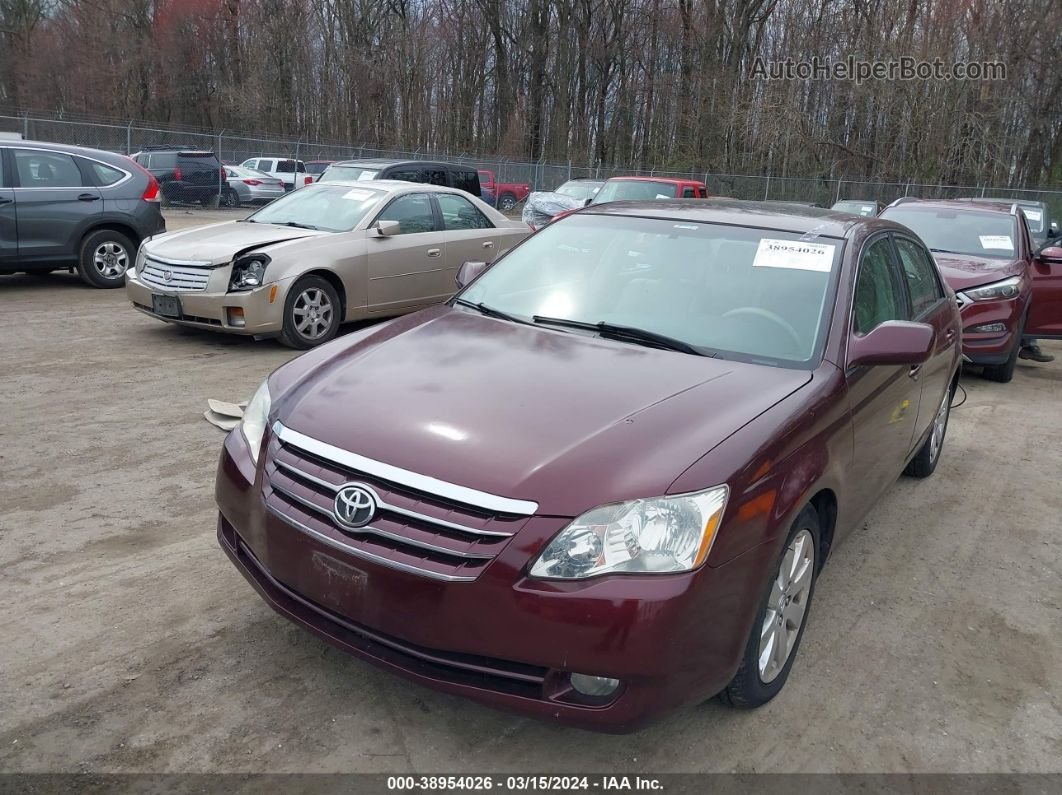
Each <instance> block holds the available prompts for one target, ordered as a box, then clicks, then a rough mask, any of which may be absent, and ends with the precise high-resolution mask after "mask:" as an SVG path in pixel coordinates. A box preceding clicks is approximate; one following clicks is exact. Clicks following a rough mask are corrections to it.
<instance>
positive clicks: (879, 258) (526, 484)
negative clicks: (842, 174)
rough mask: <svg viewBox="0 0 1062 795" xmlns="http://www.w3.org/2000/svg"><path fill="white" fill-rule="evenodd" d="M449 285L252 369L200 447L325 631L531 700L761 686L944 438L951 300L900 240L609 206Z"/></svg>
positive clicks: (634, 715)
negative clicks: (269, 368) (879, 508)
mask: <svg viewBox="0 0 1062 795" xmlns="http://www.w3.org/2000/svg"><path fill="white" fill-rule="evenodd" d="M459 282H461V283H464V284H465V286H464V288H463V289H462V290H461V291H460V292H459V293H458V295H457V296H456V297H455V298H454V299H453V300H451V301H450V302H449V303H448V304H446V305H443V306H439V307H435V308H432V309H428V310H425V311H422V312H420V313H418V314H414V315H410V316H407V317H404V318H400V319H397V320H393V321H391V322H389V323H386V324H384V325H379V326H376V327H373V328H368V329H364V330H361V331H359V332H357V333H355V334H351V335H349V336H346V337H343V338H342V339H339V340H336V341H334V342H332V343H331V344H329V345H326V346H323V347H321V348H318V349H316V350H314V351H312V352H311V353H308V354H306V355H304V356H301V357H299V358H297V359H295V360H293V361H292V362H289V363H288V364H286V365H284V366H283V367H281V368H280V369H278V370H276V371H275V372H274V373H273V374H272V375H271V376H270V377H269V378H268V379H267V380H266V382H265V383H264V384H262V386H261V387H260V388H259V389H258V391H257V393H256V394H255V396H254V398H253V400H252V401H251V403H250V405H249V406H248V408H247V413H246V417H245V419H244V422H243V425H242V427H241V428H239V429H237V430H235V431H233V432H232V433H231V434H230V435H229V436H228V438H227V440H226V442H225V448H224V452H223V454H222V457H221V463H220V466H219V470H218V479H217V500H218V505H219V507H220V511H221V512H220V516H219V518H218V537H219V540H220V543H221V546H222V548H223V549H224V550H225V552H226V553H227V554H228V555H229V557H230V558H231V559H232V561H233V563H234V564H235V565H236V567H237V568H238V569H239V570H240V572H241V573H242V574H243V575H244V576H245V577H246V578H247V579H248V580H249V581H250V582H251V584H252V585H253V586H254V587H255V589H256V590H257V591H258V592H259V594H260V595H261V596H262V597H263V598H264V599H265V600H266V601H267V602H268V603H269V604H270V605H271V606H272V607H273V608H274V609H276V610H277V611H278V612H280V613H281V614H282V615H284V616H285V617H287V618H288V619H290V620H292V621H294V622H296V623H297V624H299V625H301V626H303V627H305V628H307V629H309V630H311V631H312V632H314V633H316V634H317V635H319V636H320V637H322V638H323V639H325V640H326V641H327V642H329V643H331V644H333V645H335V646H337V647H338V648H340V649H343V650H345V651H347V652H349V653H351V654H353V655H355V656H357V657H359V658H362V659H365V660H368V661H370V662H373V663H375V664H376V665H379V666H381V667H383V668H385V669H387V670H390V671H392V672H394V673H397V674H400V675H402V676H405V677H408V678H409V679H412V680H414V681H417V682H420V683H422V684H426V685H429V686H431V687H435V688H438V689H440V690H444V691H447V692H450V693H456V694H460V695H464V696H468V697H470V698H474V699H476V700H478V701H482V702H484V703H487V704H490V705H493V706H496V707H502V708H506V709H510V710H513V711H516V712H519V713H522V714H525V715H530V716H535V717H538V718H543V719H546V720H550V721H557V722H562V723H568V724H574V725H578V726H583V727H588V728H593V729H599V730H605V731H627V730H631V729H633V728H636V727H637V726H639V725H641V724H643V723H645V722H646V721H647V720H649V719H651V718H653V717H656V716H658V715H659V714H660V713H662V712H664V711H665V710H668V709H671V708H673V707H676V706H678V705H681V704H687V703H692V702H698V701H701V700H703V699H705V698H708V697H710V696H712V695H715V694H719V695H720V697H721V698H722V700H723V701H724V702H726V703H728V704H731V705H734V706H740V707H753V706H757V705H760V704H763V703H765V702H766V701H768V700H769V699H771V698H772V697H773V696H774V695H775V694H776V693H778V691H779V690H781V688H782V686H783V684H784V683H785V681H786V678H787V677H788V675H789V672H790V668H791V667H792V665H793V662H794V659H795V656H796V650H797V646H798V645H799V643H800V638H801V635H802V633H803V631H804V627H805V625H806V623H807V619H808V612H809V608H810V605H811V601H812V595H813V593H814V582H815V576H816V574H817V573H818V572H819V570H820V569H821V568H822V565H823V563H824V562H825V560H826V558H827V556H828V555H829V552H830V550H831V549H832V548H833V546H834V545H835V544H836V543H837V542H838V541H839V540H840V539H841V537H842V536H843V535H844V534H845V533H847V532H848V531H849V530H851V529H852V528H853V527H854V526H856V525H857V524H858V522H859V521H860V520H861V518H862V517H863V516H864V514H866V512H867V511H868V510H869V509H870V507H871V506H872V505H873V504H874V502H875V500H877V499H878V497H880V496H881V494H882V492H883V491H885V489H887V488H888V487H889V485H890V484H891V483H892V482H893V480H894V479H895V478H896V477H897V476H898V475H899V474H900V473H901V472H902V471H904V470H906V471H907V472H908V473H910V474H912V475H915V476H918V477H924V476H926V475H929V474H930V473H931V472H932V471H933V470H934V468H935V467H936V465H937V461H938V460H939V457H940V453H941V447H942V444H943V441H944V434H945V431H946V429H947V422H948V412H949V407H950V402H951V395H952V391H953V389H954V386H955V383H956V377H957V372H958V367H959V343H960V339H959V315H958V311H957V309H956V303H955V297H954V295H953V294H952V293H951V292H950V291H949V289H948V288H947V287H946V285H944V284H943V282H942V281H941V280H940V278H939V275H938V273H937V269H936V268H935V267H934V265H933V261H932V259H931V257H930V255H929V253H928V252H927V251H926V249H925V248H924V246H923V245H922V243H921V242H920V241H919V240H918V239H917V238H916V237H915V236H914V235H912V234H911V233H910V232H909V231H908V230H906V229H904V228H903V227H901V226H898V225H897V224H893V223H889V222H887V221H881V220H878V219H869V218H855V217H852V216H844V215H839V214H833V213H830V212H829V211H826V210H815V209H810V208H808V209H792V208H791V209H785V210H779V209H768V208H766V207H764V206H762V205H757V204H755V203H742V202H734V201H727V200H708V201H703V200H702V201H694V202H681V201H677V202H659V201H655V202H647V203H637V204H635V203H615V204H605V205H601V206H595V207H593V208H590V209H588V210H584V211H583V212H581V213H578V214H576V215H573V216H571V217H569V218H566V219H564V220H561V221H559V222H557V223H554V224H551V225H549V226H547V227H546V228H544V229H543V230H541V231H539V232H538V233H537V234H535V235H534V236H532V237H530V238H528V239H527V240H526V241H525V242H523V243H522V244H521V245H519V246H518V247H516V248H514V249H513V250H512V251H510V252H509V253H508V254H507V255H506V256H504V257H503V258H501V259H500V260H499V261H498V262H497V263H496V264H494V265H493V266H491V267H489V268H487V267H485V266H484V265H483V264H482V263H469V264H466V266H465V267H464V268H462V270H461V274H460V276H459ZM888 532H902V529H901V528H891V529H889V530H888Z"/></svg>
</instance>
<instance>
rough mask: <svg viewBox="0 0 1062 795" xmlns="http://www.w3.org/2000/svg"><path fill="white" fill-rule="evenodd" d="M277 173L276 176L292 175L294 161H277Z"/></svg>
mask: <svg viewBox="0 0 1062 795" xmlns="http://www.w3.org/2000/svg"><path fill="white" fill-rule="evenodd" d="M277 173H278V174H294V173H295V161H294V160H278V161H277Z"/></svg>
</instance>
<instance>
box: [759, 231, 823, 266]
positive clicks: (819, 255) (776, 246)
mask: <svg viewBox="0 0 1062 795" xmlns="http://www.w3.org/2000/svg"><path fill="white" fill-rule="evenodd" d="M836 249H837V247H836V246H833V245H830V244H829V243H807V242H804V241H800V240H775V239H772V238H768V237H765V238H763V239H762V240H760V245H759V248H758V249H756V258H755V259H754V260H753V261H752V267H754V268H789V269H791V270H800V271H817V272H819V273H829V272H830V270H831V269H832V268H833V252H834V251H835V250H836Z"/></svg>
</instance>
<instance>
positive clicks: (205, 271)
mask: <svg viewBox="0 0 1062 795" xmlns="http://www.w3.org/2000/svg"><path fill="white" fill-rule="evenodd" d="M212 271H213V268H211V267H210V266H209V265H207V264H205V263H204V264H203V265H190V264H177V263H175V262H167V261H166V260H162V259H155V258H154V257H150V256H149V257H145V258H144V269H143V270H142V271H141V272H140V280H141V281H142V282H144V284H147V285H150V286H151V287H158V288H159V289H160V290H168V291H170V292H179V293H180V292H196V291H202V290H205V289H206V286H207V282H208V281H210V274H211V272H212Z"/></svg>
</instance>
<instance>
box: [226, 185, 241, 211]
mask: <svg viewBox="0 0 1062 795" xmlns="http://www.w3.org/2000/svg"><path fill="white" fill-rule="evenodd" d="M223 204H224V206H225V207H230V208H233V209H236V208H238V207H239V206H240V194H239V193H237V192H236V191H235V190H233V189H232V188H225V196H224V199H223Z"/></svg>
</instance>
